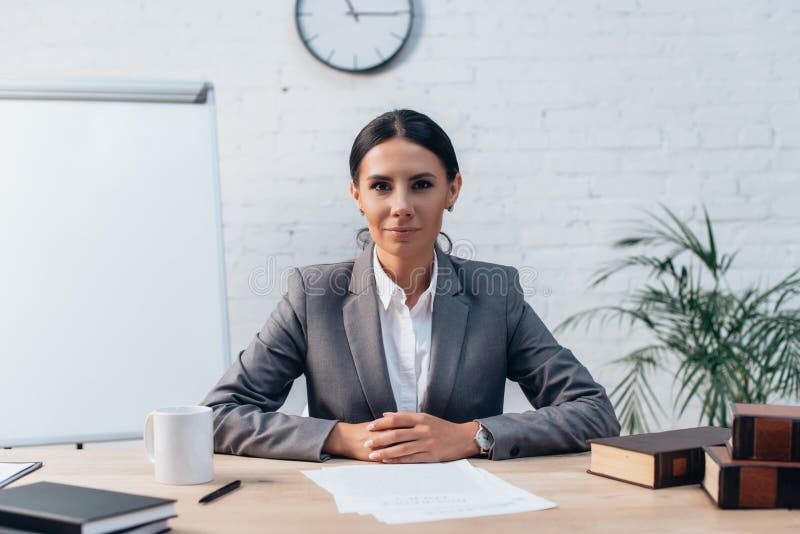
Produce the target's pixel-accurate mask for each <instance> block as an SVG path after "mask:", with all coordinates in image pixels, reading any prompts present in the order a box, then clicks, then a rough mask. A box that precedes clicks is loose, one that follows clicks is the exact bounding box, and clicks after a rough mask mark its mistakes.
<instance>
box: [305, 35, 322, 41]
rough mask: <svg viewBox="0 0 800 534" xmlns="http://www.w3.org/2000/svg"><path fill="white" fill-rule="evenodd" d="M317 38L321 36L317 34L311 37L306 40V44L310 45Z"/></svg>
mask: <svg viewBox="0 0 800 534" xmlns="http://www.w3.org/2000/svg"><path fill="white" fill-rule="evenodd" d="M317 37H319V34H318V33H315V34H314V35H312V36H311V37H309V38H308V39H306V40H305V42H306V43H310V42H311V41H313V40H314V39H316V38H317Z"/></svg>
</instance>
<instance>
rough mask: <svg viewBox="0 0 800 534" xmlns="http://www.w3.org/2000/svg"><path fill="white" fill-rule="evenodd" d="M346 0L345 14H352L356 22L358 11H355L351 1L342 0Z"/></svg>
mask: <svg viewBox="0 0 800 534" xmlns="http://www.w3.org/2000/svg"><path fill="white" fill-rule="evenodd" d="M344 1H345V2H347V9H348V10H349V11H348V12H347V13H345V15H353V18H354V19H355V21H356V22H358V13H356V10H355V8H354V7H353V3H352V2H351V1H350V0H344Z"/></svg>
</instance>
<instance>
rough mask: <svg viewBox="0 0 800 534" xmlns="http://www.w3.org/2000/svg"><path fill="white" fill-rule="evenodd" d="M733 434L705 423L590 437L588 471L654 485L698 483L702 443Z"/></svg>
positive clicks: (720, 442) (719, 441) (715, 442)
mask: <svg viewBox="0 0 800 534" xmlns="http://www.w3.org/2000/svg"><path fill="white" fill-rule="evenodd" d="M730 435H731V431H730V430H728V429H727V428H718V427H713V426H704V427H700V428H684V429H682V430H669V431H667V432H654V433H650V434H634V435H632V436H619V437H615V438H599V439H590V440H589V443H590V445H591V447H592V461H591V465H590V467H589V473H592V474H593V475H600V476H604V477H608V478H613V479H616V480H622V481H623V482H631V483H633V484H638V485H640V486H644V487H647V488H653V489H658V488H668V487H670V486H682V485H685V484H697V483H699V482H700V481H701V480H703V464H704V462H705V460H704V456H703V447H708V446H711V445H724V444H725V440H727V439H728V438H729V437H730Z"/></svg>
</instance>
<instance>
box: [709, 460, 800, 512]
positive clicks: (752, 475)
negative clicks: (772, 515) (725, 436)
mask: <svg viewBox="0 0 800 534" xmlns="http://www.w3.org/2000/svg"><path fill="white" fill-rule="evenodd" d="M718 503H719V507H720V508H728V509H731V508H798V507H800V468H796V467H762V466H753V467H744V466H741V467H740V466H721V470H720V480H719V501H718Z"/></svg>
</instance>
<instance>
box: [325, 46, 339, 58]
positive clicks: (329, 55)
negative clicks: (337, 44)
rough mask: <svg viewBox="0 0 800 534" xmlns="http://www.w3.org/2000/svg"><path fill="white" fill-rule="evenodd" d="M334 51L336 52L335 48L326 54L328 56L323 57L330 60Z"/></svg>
mask: <svg viewBox="0 0 800 534" xmlns="http://www.w3.org/2000/svg"><path fill="white" fill-rule="evenodd" d="M335 52H336V49H335V48H334V49H333V50H331V52H330V54H328V57H326V58H325V61H330V60H331V58H332V57H333V54H334V53H335Z"/></svg>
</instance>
